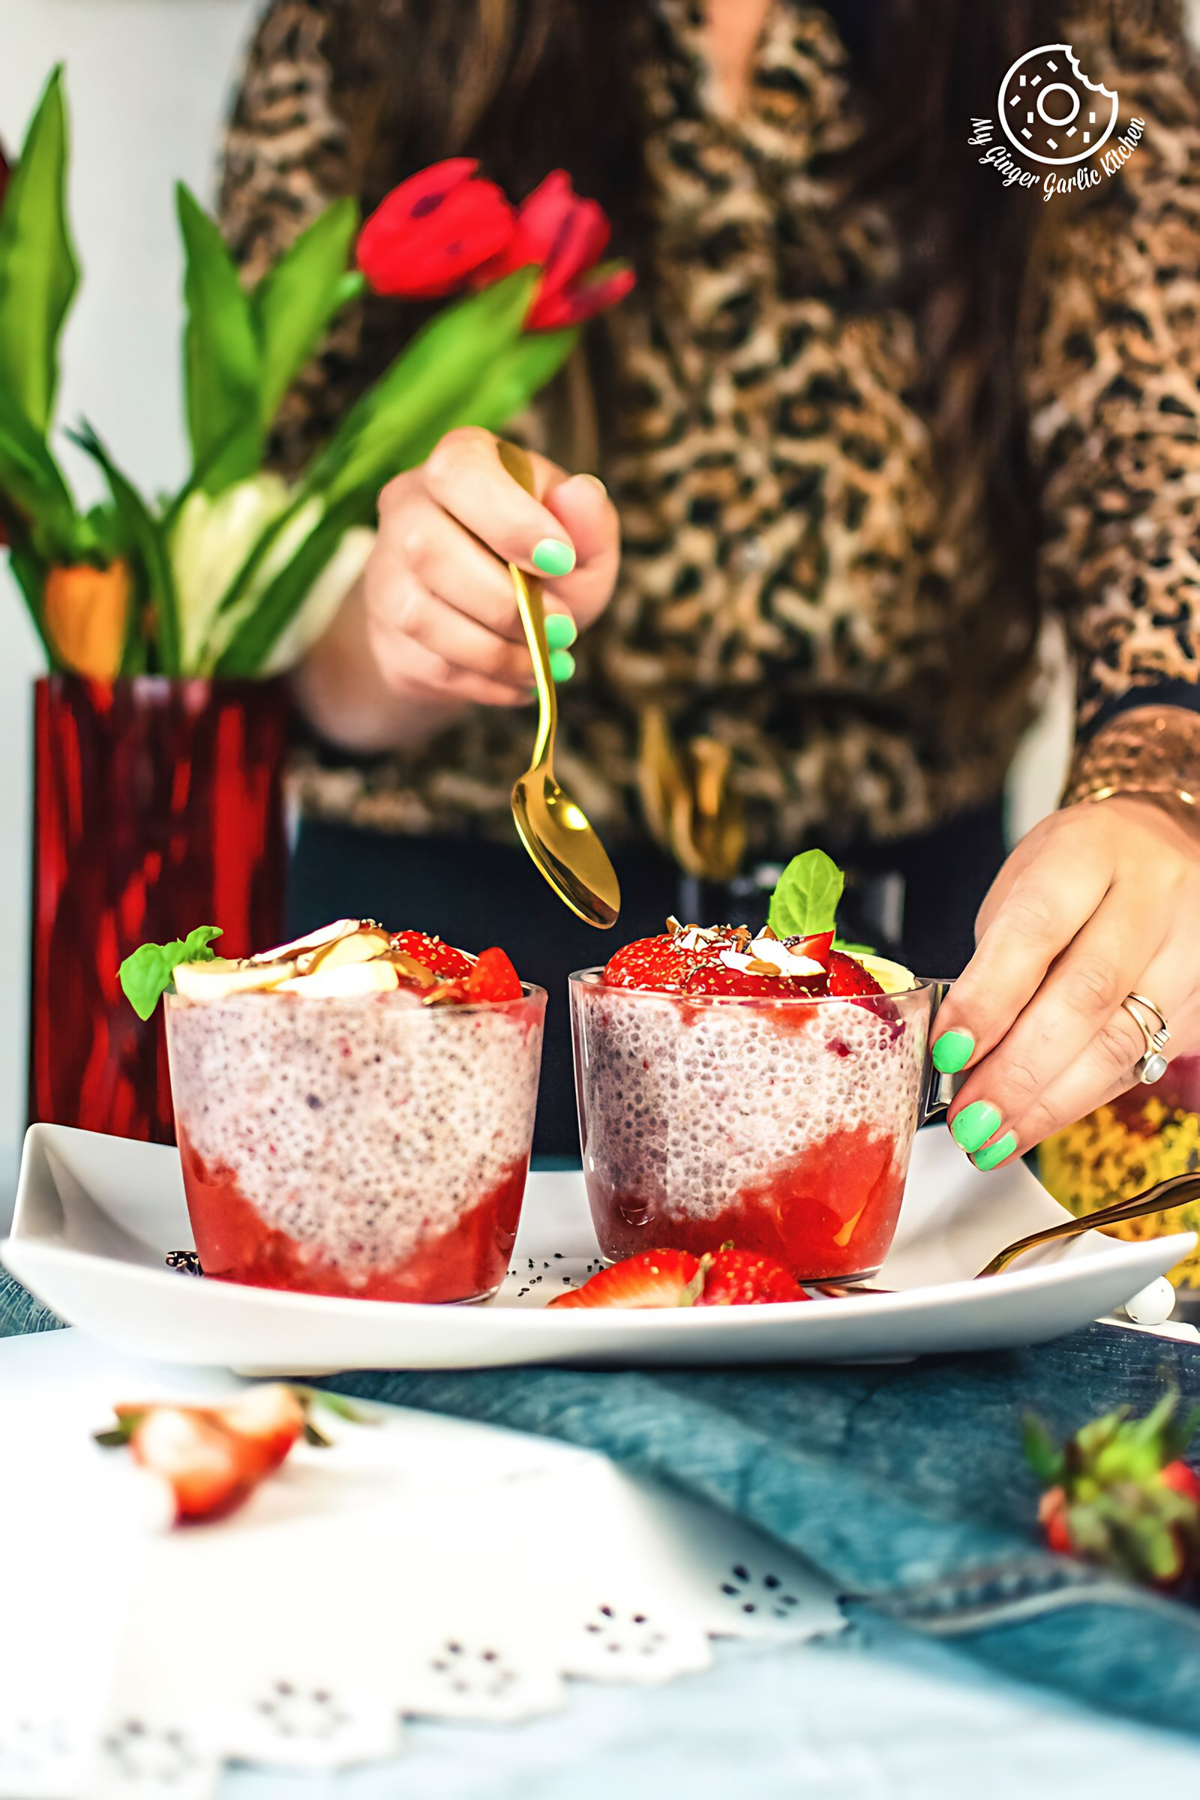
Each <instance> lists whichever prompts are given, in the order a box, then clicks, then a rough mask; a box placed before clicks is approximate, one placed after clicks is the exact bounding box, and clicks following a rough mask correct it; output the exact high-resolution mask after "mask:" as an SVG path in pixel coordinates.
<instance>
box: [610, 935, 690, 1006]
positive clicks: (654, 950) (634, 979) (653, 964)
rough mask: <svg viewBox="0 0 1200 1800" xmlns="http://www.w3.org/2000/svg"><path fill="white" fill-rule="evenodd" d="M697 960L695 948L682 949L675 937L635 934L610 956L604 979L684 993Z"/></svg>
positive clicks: (620, 985)
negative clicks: (645, 936) (630, 942)
mask: <svg viewBox="0 0 1200 1800" xmlns="http://www.w3.org/2000/svg"><path fill="white" fill-rule="evenodd" d="M697 960H698V959H697V955H696V952H695V951H694V950H681V949H680V947H679V945H678V944H677V943H676V942H675V940H674V938H670V937H650V938H635V939H634V941H633V943H632V944H626V945H625V946H624V948H623V949H621V950H618V951H617V952H616V954H615V955H614V956H612V957H610V958H609V961H608V964H607V966H606V968H605V970H604V980H605V983H606V985H607V986H608V987H627V988H650V989H653V990H654V991H656V992H658V993H663V994H681V993H682V992H683V990H684V986H685V984H686V982H687V978H688V975H689V974H690V972H691V971H692V969H694V968H695V967H696V963H697Z"/></svg>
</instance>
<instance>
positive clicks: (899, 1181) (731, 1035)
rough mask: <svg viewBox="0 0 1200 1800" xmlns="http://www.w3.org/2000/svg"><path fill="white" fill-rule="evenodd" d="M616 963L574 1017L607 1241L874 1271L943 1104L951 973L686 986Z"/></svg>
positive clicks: (794, 1265) (836, 1275) (825, 1275)
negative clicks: (649, 981) (766, 990)
mask: <svg viewBox="0 0 1200 1800" xmlns="http://www.w3.org/2000/svg"><path fill="white" fill-rule="evenodd" d="M601 973H602V972H601V971H600V970H599V969H583V970H580V971H578V972H577V973H576V974H574V975H572V976H571V1021H572V1030H573V1034H574V1044H575V1081H576V1090H577V1094H578V1100H579V1124H580V1139H581V1144H582V1149H583V1172H584V1180H585V1182H586V1185H587V1193H588V1200H589V1203H590V1205H591V1211H592V1218H593V1221H594V1224H595V1227H596V1235H597V1237H598V1239H599V1242H600V1249H601V1251H602V1253H603V1254H604V1255H605V1256H606V1257H609V1258H611V1259H614V1260H616V1259H619V1258H621V1257H624V1256H630V1255H633V1254H635V1253H636V1252H638V1251H640V1250H650V1249H681V1250H690V1251H692V1252H693V1253H694V1254H697V1255H699V1254H702V1253H703V1252H705V1251H714V1250H719V1249H720V1247H721V1245H722V1244H725V1243H730V1242H732V1243H733V1244H735V1245H736V1246H737V1248H738V1249H739V1250H757V1251H760V1252H762V1253H764V1254H765V1255H768V1256H773V1257H776V1258H777V1259H778V1260H779V1261H780V1262H782V1263H783V1264H784V1265H785V1266H786V1267H787V1268H789V1269H790V1270H791V1271H792V1273H793V1274H794V1275H796V1276H797V1277H798V1278H799V1279H802V1280H805V1281H817V1280H838V1281H847V1280H861V1279H866V1278H868V1277H870V1276H872V1275H874V1274H875V1273H876V1272H877V1271H878V1269H879V1266H880V1264H881V1263H882V1262H883V1259H884V1257H885V1256H886V1255H887V1252H888V1250H889V1248H890V1246H891V1242H892V1236H893V1234H894V1232H895V1229H896V1221H897V1218H898V1216H899V1212H900V1202H901V1199H902V1197H903V1194H904V1183H905V1178H906V1176H907V1173H908V1163H909V1156H910V1153H911V1150H912V1141H913V1134H914V1132H915V1130H916V1128H917V1126H918V1125H919V1124H920V1123H922V1122H923V1119H924V1118H925V1117H926V1116H927V1114H928V1111H929V1110H931V1109H930V1107H929V1104H928V1101H929V1084H930V1080H931V1069H930V1064H929V1059H928V1056H927V1054H926V1049H927V1045H928V1042H929V1029H930V1026H931V1024H932V1021H933V1015H934V1011H935V1007H936V1004H937V1001H938V999H939V998H940V994H941V992H942V991H943V986H944V984H939V983H935V982H929V981H924V982H919V983H918V984H917V985H916V986H915V987H913V988H911V989H909V990H907V991H905V992H904V993H899V994H887V995H871V996H860V997H856V998H853V999H846V998H842V997H840V996H838V997H835V996H825V997H801V996H793V995H788V996H783V997H780V998H778V999H775V998H772V997H765V998H764V997H758V996H753V997H742V996H726V995H693V996H680V995H672V994H665V993H658V992H650V991H646V990H643V989H637V988H619V987H609V986H607V985H606V984H605V983H604V981H603V980H602V978H601ZM938 1103H940V1102H938ZM935 1104H937V1103H935Z"/></svg>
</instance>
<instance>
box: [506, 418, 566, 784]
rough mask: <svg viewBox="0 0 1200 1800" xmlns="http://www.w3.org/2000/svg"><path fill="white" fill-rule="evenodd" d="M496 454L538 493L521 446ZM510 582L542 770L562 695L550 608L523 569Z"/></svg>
mask: <svg viewBox="0 0 1200 1800" xmlns="http://www.w3.org/2000/svg"><path fill="white" fill-rule="evenodd" d="M496 450H497V453H498V455H499V457H500V461H501V462H502V463H503V465H504V467H505V468H506V469H507V471H508V473H509V474H510V475H511V476H512V478H513V480H514V481H515V482H517V483H519V485H520V486H521V487H523V488H524V489H525V492H526V493H527V494H533V493H535V488H534V480H533V463H532V462H531V461H530V458H529V453H528V451H526V450H522V448H521V446H520V444H513V443H510V442H509V440H508V439H507V438H498V439H497V440H496ZM508 575H509V580H510V581H511V582H512V586H513V596H514V598H515V599H516V602H517V611H518V612H519V613H520V615H521V629H522V631H524V633H525V642H526V643H527V644H528V646H529V654H530V657H531V658H532V660H533V679H534V681H535V683H536V684H537V697H538V728H537V738H536V740H535V742H534V746H533V763H534V767H535V768H536V767H538V766H539V765H540V764H542V763H543V762H545V763H546V764H547V765H549V764H550V763H551V762H552V760H553V755H554V735H555V732H556V731H557V730H558V694H557V691H556V689H555V686H554V677H553V676H552V675H551V673H550V646H549V644H548V643H547V642H546V608H545V606H544V604H543V601H542V584H541V582H540V581H535V580H534V579H533V578H532V577H531V576H528V575H526V574H525V572H524V570H523V569H519V568H518V567H517V565H516V563H509V565H508Z"/></svg>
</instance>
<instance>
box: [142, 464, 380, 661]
mask: <svg viewBox="0 0 1200 1800" xmlns="http://www.w3.org/2000/svg"><path fill="white" fill-rule="evenodd" d="M292 497H293V496H292V489H291V488H290V487H289V486H288V484H287V482H286V481H285V480H284V479H283V477H282V476H281V475H274V474H271V473H269V472H263V473H260V474H258V475H252V476H250V477H249V478H248V479H247V480H245V481H238V482H235V483H234V484H233V486H232V487H228V488H226V489H225V491H224V492H223V493H221V494H218V495H217V496H216V497H215V498H213V497H212V496H210V495H208V494H205V493H200V492H197V493H194V494H190V495H189V496H188V498H187V500H186V501H185V502H184V504H183V506H182V507H181V508H180V512H179V517H178V519H177V520H176V521H175V526H174V529H173V530H172V533H171V541H170V555H171V566H172V570H173V572H174V576H175V591H176V594H177V596H178V601H179V628H180V639H181V647H182V656H183V668H184V670H185V672H186V673H188V674H198V675H207V674H210V673H211V672H212V669H213V667H214V665H215V663H216V661H217V658H218V657H219V656H220V654H221V651H222V650H223V649H224V648H225V646H226V644H227V643H228V642H229V639H230V637H231V636H232V634H233V632H234V630H235V629H236V627H237V626H238V625H240V624H241V623H242V621H243V620H244V619H245V618H246V616H247V615H248V614H249V613H251V612H252V611H253V610H254V607H255V605H256V604H257V602H258V600H259V598H260V597H261V596H262V594H263V593H264V592H265V590H266V589H267V588H268V587H269V586H270V584H271V582H272V581H273V580H274V578H275V576H276V575H278V574H279V573H280V571H281V570H282V569H284V568H286V567H287V565H288V563H289V562H290V561H291V560H292V558H293V556H295V554H296V552H297V551H298V550H299V549H300V547H301V545H302V544H303V543H304V542H305V540H306V539H307V538H308V537H309V535H310V534H311V532H312V531H313V530H314V528H315V527H316V526H317V525H318V524H319V522H320V519H321V502H320V500H319V499H318V498H317V497H316V496H314V497H313V498H312V499H311V500H309V501H307V502H306V503H305V505H304V506H302V507H301V508H300V510H299V512H298V513H297V514H296V516H295V518H293V519H291V520H289V521H288V523H287V525H286V526H285V527H284V528H283V530H282V532H281V533H280V535H279V537H278V539H277V540H276V542H275V543H274V544H272V546H271V548H270V550H269V551H268V553H267V555H266V556H265V557H264V558H263V561H262V563H261V564H260V566H259V567H258V568H257V569H256V570H255V573H254V576H253V578H252V580H251V581H250V584H249V586H248V587H247V590H246V593H245V594H244V596H243V597H242V599H241V600H240V601H239V602H238V604H237V606H235V607H233V608H232V609H231V610H230V611H229V612H228V613H227V614H225V615H224V616H223V617H221V618H220V619H219V620H218V613H219V609H220V602H221V600H222V598H223V597H224V595H225V594H226V593H227V592H228V590H229V588H230V586H231V585H232V583H233V582H234V580H235V579H236V577H237V575H238V573H239V571H240V570H241V568H242V566H243V564H244V563H245V561H246V558H247V557H248V556H249V555H250V552H251V551H252V550H253V548H254V546H255V544H256V543H257V542H258V540H259V538H260V537H261V536H262V534H263V532H264V531H265V530H266V529H267V527H268V526H269V525H270V524H271V523H272V521H273V520H275V519H276V518H278V517H279V515H280V513H282V512H283V511H284V510H285V508H286V507H287V506H288V505H290V503H291V500H292ZM374 541H375V534H374V532H373V531H371V530H369V529H368V528H367V527H365V526H356V527H354V528H352V529H351V530H349V531H347V532H346V533H345V534H344V535H343V537H342V538H341V541H340V542H339V544H338V547H337V549H336V550H335V551H334V553H333V555H332V556H331V557H330V559H329V561H328V562H327V563H326V565H325V567H324V569H323V570H322V571H321V574H320V575H319V576H318V577H317V580H316V581H315V582H314V584H313V586H312V589H311V590H310V592H309V595H308V597H307V599H306V600H305V602H304V604H303V605H302V606H301V608H300V610H299V612H298V613H297V614H296V617H295V618H294V619H293V620H292V623H291V624H290V625H289V626H288V627H287V629H286V630H285V631H284V632H283V633H282V635H281V636H280V638H279V641H278V642H277V643H276V645H275V647H274V649H273V650H272V651H271V654H270V656H269V657H268V659H267V663H266V666H265V668H264V669H263V670H262V671H261V672H262V673H263V674H276V673H278V672H279V671H280V670H282V669H285V668H288V667H290V666H291V665H292V664H293V663H295V662H297V661H299V659H300V657H301V656H303V655H304V653H305V651H306V650H307V649H308V648H309V647H310V646H311V645H312V644H313V643H315V642H316V640H317V638H318V637H320V635H321V633H322V632H323V631H324V630H325V629H326V627H327V626H328V625H329V623H330V622H331V620H332V619H333V616H334V614H335V613H336V611H337V609H338V606H339V604H340V603H341V601H342V599H343V598H344V597H345V595H346V594H347V593H348V592H349V590H350V588H352V587H353V585H354V583H355V582H356V581H357V579H358V577H359V575H360V574H361V573H362V568H363V564H364V563H365V562H366V559H367V556H368V555H369V553H370V549H371V545H372V544H373V543H374Z"/></svg>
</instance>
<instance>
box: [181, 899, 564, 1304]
mask: <svg viewBox="0 0 1200 1800" xmlns="http://www.w3.org/2000/svg"><path fill="white" fill-rule="evenodd" d="M406 935H408V936H412V935H413V934H406ZM392 941H393V943H395V942H396V941H397V940H392ZM453 954H454V955H461V954H462V953H459V952H454V953H453ZM492 954H493V953H491V952H485V956H490V955H492ZM496 954H499V953H496ZM410 960H411V959H410V958H408V957H407V956H403V955H401V956H399V957H398V958H397V961H398V963H399V965H400V968H401V970H402V979H401V981H400V983H399V984H397V985H395V986H393V987H392V988H391V989H389V990H388V991H380V992H374V991H358V992H354V991H351V992H347V993H344V994H338V993H336V992H329V991H320V990H316V989H315V988H314V992H313V993H312V994H311V995H310V994H309V993H306V992H305V991H304V986H305V984H304V982H303V981H302V980H297V981H293V982H290V983H288V984H287V985H286V986H284V985H282V984H277V985H276V986H275V987H273V988H271V989H268V990H266V991H250V992H230V993H227V994H224V995H221V994H217V995H215V996H214V997H213V998H195V997H189V996H187V995H185V994H181V993H178V992H177V993H176V994H175V995H172V996H168V999H167V1039H168V1049H169V1054H170V1065H171V1088H172V1095H173V1099H174V1106H175V1121H176V1128H177V1136H178V1140H179V1151H180V1157H181V1161H182V1165H183V1179H184V1187H185V1191H186V1194H187V1203H188V1211H189V1214H190V1216H191V1221H192V1227H193V1230H194V1233H195V1238H196V1249H197V1251H198V1253H199V1258H200V1262H201V1265H202V1267H203V1270H204V1273H205V1275H207V1276H216V1277H218V1278H220V1279H224V1280H229V1281H238V1282H246V1283H249V1284H251V1285H254V1286H261V1287H274V1288H290V1289H297V1290H301V1291H303V1292H306V1293H315V1294H330V1295H340V1296H346V1297H354V1298H361V1299H372V1300H407V1301H461V1300H478V1299H483V1298H486V1297H487V1296H488V1295H490V1294H492V1293H494V1292H495V1291H496V1289H497V1288H498V1287H499V1285H500V1283H501V1281H502V1280H503V1278H504V1274H505V1271H506V1269H507V1267H508V1262H509V1257H510V1253H511V1250H512V1245H513V1239H514V1237H515V1235H516V1229H517V1222H518V1219H519V1216H520V1210H521V1199H522V1195H523V1193H524V1187H525V1177H526V1173H527V1170H528V1166H529V1153H530V1146H531V1143H532V1137H533V1118H534V1108H535V1104H536V1099H537V1084H538V1068H539V1062H540V1057H541V1041H542V1020H543V1015H544V1011H545V1002H546V996H545V993H544V992H543V990H542V989H540V988H532V987H527V986H525V987H523V986H522V984H521V983H519V982H518V981H517V980H516V976H515V973H511V965H508V969H509V971H510V973H511V989H508V988H506V989H505V991H513V992H515V997H513V998H507V999H505V998H497V999H483V1000H472V999H470V998H467V997H466V994H465V991H464V989H465V987H467V986H469V978H468V981H467V983H465V984H464V983H463V982H462V981H461V980H459V981H451V982H444V981H441V982H439V983H438V986H437V987H436V988H435V989H433V990H431V989H430V987H429V984H428V982H424V981H415V980H414V981H412V982H411V983H409V982H408V981H407V980H406V979H405V978H404V975H403V971H404V966H405V964H407V963H408V962H409V961H410ZM483 960H484V959H483V958H480V959H479V963H480V964H481V965H482V963H483ZM504 960H505V962H506V963H507V959H504ZM464 962H465V963H466V964H467V966H468V967H471V966H472V965H473V963H474V959H466V958H465V957H464ZM177 980H178V975H177ZM331 984H332V985H333V986H335V987H336V986H337V985H338V984H337V982H336V981H335V980H333V978H332V977H331V976H327V977H326V990H328V987H329V986H330V985H331ZM189 985H190V986H192V987H193V988H194V987H195V985H196V984H195V983H191V984H189ZM347 985H348V986H353V985H355V984H354V983H353V982H350V981H348V982H347ZM454 988H457V989H458V990H459V991H458V992H457V993H456V992H453V991H450V992H443V991H442V990H443V989H451V990H453V989H454ZM431 992H432V995H433V1000H432V1003H431Z"/></svg>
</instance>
